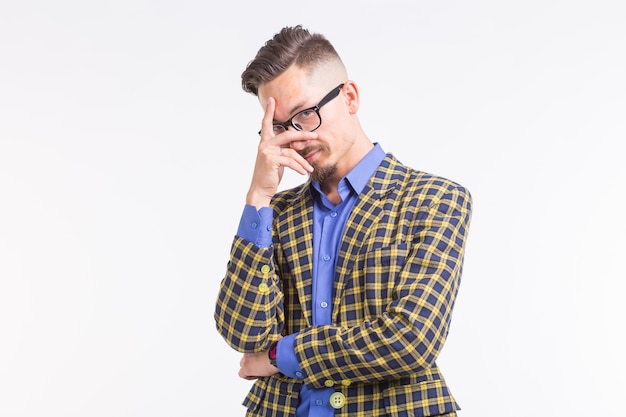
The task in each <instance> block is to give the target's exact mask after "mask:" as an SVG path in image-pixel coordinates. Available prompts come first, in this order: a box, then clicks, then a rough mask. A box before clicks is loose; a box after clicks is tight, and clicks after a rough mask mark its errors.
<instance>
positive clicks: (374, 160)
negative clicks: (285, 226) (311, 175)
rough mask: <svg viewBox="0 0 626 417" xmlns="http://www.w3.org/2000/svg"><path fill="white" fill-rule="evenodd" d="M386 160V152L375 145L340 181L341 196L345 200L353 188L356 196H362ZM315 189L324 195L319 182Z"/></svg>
mask: <svg viewBox="0 0 626 417" xmlns="http://www.w3.org/2000/svg"><path fill="white" fill-rule="evenodd" d="M383 159H385V151H384V150H383V148H382V147H381V146H380V144H379V143H374V147H373V148H372V149H371V150H370V151H369V152H368V153H367V154H366V155H365V156H364V157H363V159H361V160H360V161H359V163H358V164H356V166H355V167H354V168H352V170H351V171H350V172H348V174H347V175H346V176H345V177H343V178H342V179H341V181H339V195H340V196H341V198H342V199H345V197H346V196H345V195H343V194H344V193H349V189H348V188H352V191H354V193H355V194H357V195H358V194H361V192H363V190H364V189H365V186H366V185H367V183H368V182H369V180H370V178H372V175H374V172H376V169H377V168H378V167H379V166H380V164H381V162H382V161H383ZM313 188H314V189H315V190H316V191H317V192H318V193H319V194H322V192H321V188H320V185H319V182H317V181H314V182H313Z"/></svg>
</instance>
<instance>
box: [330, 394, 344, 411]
mask: <svg viewBox="0 0 626 417" xmlns="http://www.w3.org/2000/svg"><path fill="white" fill-rule="evenodd" d="M344 405H346V397H345V395H343V394H342V393H340V392H333V393H332V395H331V396H330V406H331V407H332V408H335V409H339V408H341V407H343V406H344Z"/></svg>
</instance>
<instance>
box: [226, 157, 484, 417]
mask: <svg viewBox="0 0 626 417" xmlns="http://www.w3.org/2000/svg"><path fill="white" fill-rule="evenodd" d="M309 185H310V184H309V183H308V182H307V183H305V184H303V185H301V186H299V187H296V188H293V189H290V190H286V191H281V192H279V193H277V194H276V195H275V196H274V198H273V200H272V207H273V209H274V222H273V244H272V246H271V247H269V248H258V247H256V245H254V244H253V243H251V242H248V241H245V240H244V239H242V238H239V237H235V239H234V241H233V244H232V248H231V253H230V260H229V262H228V265H227V272H226V276H225V277H224V279H223V280H222V282H221V284H220V288H219V293H218V296H217V302H216V308H215V316H214V317H215V321H216V327H217V330H218V332H219V333H220V334H221V335H222V336H223V337H224V339H225V340H226V342H227V343H228V344H229V345H230V346H231V347H232V348H234V349H236V350H237V351H239V352H259V351H263V350H267V349H268V348H269V346H270V344H271V343H272V342H273V341H275V340H277V338H278V335H279V334H283V335H288V334H293V333H297V334H298V335H297V337H296V339H295V349H296V356H297V358H298V361H299V363H300V366H301V368H302V370H303V372H304V378H303V379H292V378H289V377H286V376H284V375H282V374H276V375H274V376H271V377H268V378H261V379H258V380H256V381H255V383H254V385H253V386H252V388H251V390H250V392H249V394H248V395H247V397H246V399H245V400H244V405H245V406H246V407H247V408H248V412H247V415H248V416H275V417H278V416H294V415H295V410H296V407H297V405H298V395H299V394H298V393H299V391H300V388H301V386H302V384H303V383H304V384H308V385H309V386H310V387H314V388H322V387H329V386H333V387H335V391H340V392H341V393H342V394H343V395H344V396H345V399H346V403H345V405H344V406H343V407H342V408H340V409H338V410H336V412H335V415H337V416H372V417H376V416H431V415H437V414H445V413H454V411H455V410H457V409H458V405H457V403H456V401H455V400H454V398H453V397H452V394H451V392H450V390H449V389H448V386H447V385H446V382H445V380H444V378H443V377H442V375H441V373H440V371H439V369H438V367H437V365H436V363H435V360H436V358H437V356H438V354H439V352H440V351H441V349H442V347H443V344H444V341H445V339H446V336H447V334H448V329H449V326H450V319H451V315H452V308H453V305H454V301H455V297H456V294H457V291H458V287H459V281H460V278H461V272H462V264H463V255H464V248H465V241H466V237H467V233H468V227H469V223H470V217H471V204H472V201H471V196H470V194H469V192H468V191H467V190H466V189H464V188H463V187H462V186H460V185H459V184H456V183H454V182H452V181H449V180H447V179H444V178H441V177H437V176H434V175H431V174H427V173H424V172H419V171H415V170H412V169H411V168H409V167H407V166H404V165H402V164H401V163H400V162H399V161H398V160H397V159H396V158H395V157H394V156H392V155H391V154H387V155H386V157H385V158H384V160H383V162H382V163H381V165H380V166H379V167H378V169H377V170H376V172H375V173H374V175H373V176H372V178H371V179H370V181H369V183H368V185H367V186H366V187H365V189H364V191H363V192H362V194H361V195H360V196H359V198H358V201H357V202H356V204H355V206H354V209H353V211H352V213H351V214H350V217H349V219H348V221H347V223H346V226H345V229H344V232H343V236H342V240H341V243H340V250H339V254H338V258H337V266H336V272H335V286H334V290H333V309H332V325H323V326H312V325H311V312H312V308H311V302H312V276H313V271H312V269H313V265H314V264H313V258H312V255H313V237H312V234H313V200H312V196H311V194H310V191H309Z"/></svg>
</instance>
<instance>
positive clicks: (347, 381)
mask: <svg viewBox="0 0 626 417" xmlns="http://www.w3.org/2000/svg"><path fill="white" fill-rule="evenodd" d="M350 384H352V381H350V380H349V379H344V380H343V381H341V385H343V386H344V387H349V386H350Z"/></svg>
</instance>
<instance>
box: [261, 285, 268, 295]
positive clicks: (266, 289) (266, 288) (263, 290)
mask: <svg viewBox="0 0 626 417" xmlns="http://www.w3.org/2000/svg"><path fill="white" fill-rule="evenodd" d="M259 292H260V293H261V294H267V293H268V292H270V287H268V286H267V284H259Z"/></svg>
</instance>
